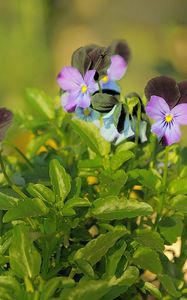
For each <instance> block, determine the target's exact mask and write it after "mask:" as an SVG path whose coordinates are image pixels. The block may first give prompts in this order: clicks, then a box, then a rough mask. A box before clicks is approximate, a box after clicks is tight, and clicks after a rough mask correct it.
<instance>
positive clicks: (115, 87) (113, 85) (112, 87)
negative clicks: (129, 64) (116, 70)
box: [101, 81, 121, 93]
mask: <svg viewBox="0 0 187 300" xmlns="http://www.w3.org/2000/svg"><path fill="white" fill-rule="evenodd" d="M101 86H102V90H111V91H115V92H117V93H120V92H121V89H120V87H119V85H118V84H117V83H116V82H115V81H108V82H107V83H101Z"/></svg>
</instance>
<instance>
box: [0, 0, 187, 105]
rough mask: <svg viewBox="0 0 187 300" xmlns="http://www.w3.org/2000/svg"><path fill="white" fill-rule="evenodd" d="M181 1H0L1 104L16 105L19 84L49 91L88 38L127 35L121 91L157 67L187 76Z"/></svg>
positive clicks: (186, 26) (135, 86) (141, 82)
mask: <svg viewBox="0 0 187 300" xmlns="http://www.w3.org/2000/svg"><path fill="white" fill-rule="evenodd" d="M186 12H187V1H186V0H164V1H163V0H157V1H150V0H141V1H138V0H8V1H5V0H0V47H1V49H0V67H1V71H0V105H1V106H2V105H6V106H7V107H9V108H12V109H15V110H19V109H27V108H26V107H25V104H23V93H24V88H25V87H37V88H39V89H43V90H45V91H46V92H48V93H49V94H50V95H52V96H55V95H56V94H57V92H58V86H57V84H56V75H57V73H58V72H59V71H60V70H61V68H62V67H63V66H64V65H69V64H70V58H71V53H72V52H73V51H74V50H75V49H76V48H78V47H80V46H82V45H86V44H88V43H98V44H101V45H107V44H109V43H110V42H111V41H112V40H113V39H116V38H123V39H126V40H127V41H128V43H129V45H130V48H131V50H132V59H131V62H130V64H129V68H128V71H127V73H126V76H125V77H124V79H123V82H122V86H123V92H124V93H128V92H131V91H137V92H139V93H143V89H144V86H145V84H146V82H147V80H149V79H150V78H151V77H153V76H156V75H158V74H165V75H170V76H173V77H174V78H175V79H176V80H184V79H187V18H186Z"/></svg>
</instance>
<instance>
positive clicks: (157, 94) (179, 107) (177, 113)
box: [145, 76, 187, 145]
mask: <svg viewBox="0 0 187 300" xmlns="http://www.w3.org/2000/svg"><path fill="white" fill-rule="evenodd" d="M145 95H146V97H147V98H148V100H149V101H148V104H147V106H146V113H147V114H148V116H149V117H150V118H152V119H154V120H155V121H156V122H155V123H154V124H153V125H152V127H151V131H152V132H153V133H155V134H156V135H157V136H158V137H159V138H160V139H162V141H163V144H164V145H171V144H174V143H176V142H178V141H179V140H180V137H181V132H180V125H187V82H185V81H184V82H182V83H179V84H177V83H176V82H175V80H173V79H171V78H168V77H165V76H161V77H156V78H153V79H151V80H150V81H149V82H148V84H147V86H146V88H145Z"/></svg>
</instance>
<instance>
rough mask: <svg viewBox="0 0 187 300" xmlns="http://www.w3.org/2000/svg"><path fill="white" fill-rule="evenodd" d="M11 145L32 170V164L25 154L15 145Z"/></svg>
mask: <svg viewBox="0 0 187 300" xmlns="http://www.w3.org/2000/svg"><path fill="white" fill-rule="evenodd" d="M12 147H13V148H14V149H15V150H16V152H17V153H18V154H19V155H20V156H21V157H22V158H23V159H24V160H25V161H26V163H27V164H28V166H29V167H30V168H31V169H32V170H33V165H32V163H31V162H30V160H29V159H28V158H27V157H26V156H25V154H24V153H23V152H22V151H21V150H20V149H19V148H17V147H16V146H14V145H12Z"/></svg>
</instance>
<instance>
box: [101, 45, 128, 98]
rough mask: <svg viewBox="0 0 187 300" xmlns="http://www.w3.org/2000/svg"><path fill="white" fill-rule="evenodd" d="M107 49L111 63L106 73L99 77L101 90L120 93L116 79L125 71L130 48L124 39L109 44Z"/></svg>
mask: <svg viewBox="0 0 187 300" xmlns="http://www.w3.org/2000/svg"><path fill="white" fill-rule="evenodd" d="M108 51H109V52H110V53H111V64H110V67H109V68H108V70H107V73H106V75H105V76H103V77H102V78H101V86H102V89H103V90H106V91H107V90H108V91H116V92H118V93H120V91H121V89H120V87H119V85H118V84H117V83H116V81H118V80H120V79H121V78H122V77H123V76H124V74H125V72H126V69H127V64H128V61H129V58H130V49H129V46H128V44H127V42H126V41H123V40H117V41H114V42H113V43H112V44H111V45H110V46H109V48H108Z"/></svg>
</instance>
